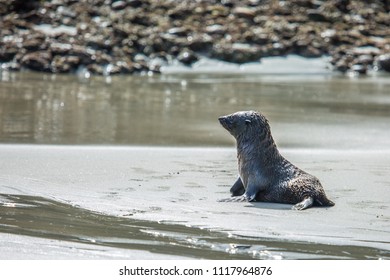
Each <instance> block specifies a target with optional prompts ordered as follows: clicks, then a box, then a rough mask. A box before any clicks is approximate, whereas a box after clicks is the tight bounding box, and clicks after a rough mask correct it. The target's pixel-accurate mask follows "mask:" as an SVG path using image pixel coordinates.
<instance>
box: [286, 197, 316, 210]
mask: <svg viewBox="0 0 390 280" xmlns="http://www.w3.org/2000/svg"><path fill="white" fill-rule="evenodd" d="M313 202H314V199H313V198H312V197H311V196H310V197H306V198H305V199H304V200H302V201H301V202H299V203H297V204H295V205H294V206H293V207H292V208H291V209H293V210H305V209H307V208H309V207H310V206H312V205H313Z"/></svg>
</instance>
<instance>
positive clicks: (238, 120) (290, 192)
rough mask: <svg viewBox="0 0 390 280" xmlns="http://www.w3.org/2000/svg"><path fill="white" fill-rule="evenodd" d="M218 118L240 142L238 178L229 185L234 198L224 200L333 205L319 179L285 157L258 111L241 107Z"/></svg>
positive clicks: (297, 208) (265, 120)
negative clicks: (244, 109) (241, 109)
mask: <svg viewBox="0 0 390 280" xmlns="http://www.w3.org/2000/svg"><path fill="white" fill-rule="evenodd" d="M218 120H219V122H220V123H221V125H222V126H223V127H224V128H225V129H226V130H227V131H229V133H230V134H231V135H233V137H234V138H235V139H236V142H237V158H238V171H239V175H240V176H239V178H238V179H237V181H236V182H235V183H234V184H233V186H232V187H231V189H230V193H231V195H232V196H236V197H234V198H230V199H226V200H222V201H264V202H278V203H289V204H295V205H294V206H293V207H292V209H295V210H304V209H306V208H309V207H311V206H313V205H316V206H333V205H335V204H334V203H333V202H332V201H330V200H329V199H328V198H327V197H326V195H325V192H324V189H323V188H322V185H321V183H320V181H319V180H318V179H317V178H316V177H314V176H312V175H310V174H308V173H306V172H305V171H303V170H301V169H299V168H298V167H296V166H295V165H294V164H292V163H290V162H289V161H288V160H287V159H285V158H284V157H283V156H282V155H281V154H280V153H279V151H278V149H277V147H276V144H275V142H274V140H273V138H272V135H271V128H270V126H269V124H268V120H267V119H266V118H265V117H264V115H262V114H261V113H259V112H256V111H242V112H237V113H234V114H231V115H227V116H223V117H220V118H219V119H218Z"/></svg>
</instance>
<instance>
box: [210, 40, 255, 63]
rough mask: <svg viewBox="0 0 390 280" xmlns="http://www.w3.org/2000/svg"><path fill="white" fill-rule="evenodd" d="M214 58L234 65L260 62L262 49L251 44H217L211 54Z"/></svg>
mask: <svg viewBox="0 0 390 280" xmlns="http://www.w3.org/2000/svg"><path fill="white" fill-rule="evenodd" d="M211 55H212V57H214V58H217V59H221V60H225V61H228V62H233V63H239V64H242V63H247V62H251V61H258V60H259V59H260V58H261V55H262V52H261V50H260V48H258V47H256V46H251V45H249V44H241V43H234V44H217V45H215V46H214V47H213V49H212V52H211Z"/></svg>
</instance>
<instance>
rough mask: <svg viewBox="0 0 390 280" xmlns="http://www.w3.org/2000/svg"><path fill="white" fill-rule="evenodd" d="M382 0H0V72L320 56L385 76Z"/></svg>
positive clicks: (389, 33) (109, 70)
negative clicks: (286, 56)
mask: <svg viewBox="0 0 390 280" xmlns="http://www.w3.org/2000/svg"><path fill="white" fill-rule="evenodd" d="M389 6H390V5H389V1H387V0H370V1H350V0H329V1H321V0H290V1H277V0H243V1H240V0H218V1H217V0H207V1H206V0H183V1H175V0H142V1H141V0H80V1H75V0H46V1H45V0H41V1H38V0H29V1H25V0H0V64H1V69H3V70H10V71H19V70H22V69H32V70H36V71H45V72H52V73H73V72H76V71H77V70H78V69H86V70H88V71H89V72H90V73H93V74H103V75H112V74H120V73H123V74H125V73H136V72H149V71H151V72H157V73H158V72H159V71H160V68H161V66H163V65H167V64H169V63H172V62H173V61H175V60H178V61H180V62H181V63H183V64H185V65H189V66H190V65H192V64H193V63H195V62H196V61H198V60H199V58H200V57H202V56H206V57H210V58H215V59H219V60H224V61H228V62H233V63H238V64H242V63H247V62H256V61H257V62H261V59H262V58H263V57H268V56H284V55H288V54H297V55H301V56H303V57H307V58H314V57H320V56H323V55H327V56H329V57H330V62H331V65H333V68H334V70H336V71H341V72H350V71H353V72H356V73H360V74H365V73H367V71H369V70H383V71H388V72H390V12H389V10H390V7H389Z"/></svg>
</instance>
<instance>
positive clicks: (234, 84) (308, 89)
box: [0, 72, 390, 149]
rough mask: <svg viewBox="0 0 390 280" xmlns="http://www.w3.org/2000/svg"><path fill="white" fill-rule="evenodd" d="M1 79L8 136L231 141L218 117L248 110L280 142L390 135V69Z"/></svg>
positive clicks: (1, 128) (2, 134) (0, 120)
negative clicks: (356, 73) (365, 73)
mask: <svg viewBox="0 0 390 280" xmlns="http://www.w3.org/2000/svg"><path fill="white" fill-rule="evenodd" d="M0 81H1V83H0V142H2V143H34V144H109V145H111V144H112V145H118V144H119V145H122V144H123V145H169V146H177V145H180V146H199V145H201V146H221V145H223V146H226V145H229V146H230V145H232V143H233V141H232V139H231V137H228V136H227V134H226V132H225V131H224V130H223V129H222V128H221V127H220V125H219V124H218V122H217V118H218V117H219V116H220V115H225V114H229V113H232V112H235V111H239V110H248V109H255V110H261V111H262V112H263V113H264V114H266V116H267V117H268V119H269V120H270V123H271V127H272V129H273V133H274V137H275V139H276V141H277V143H278V145H279V146H281V147H301V148H307V147H312V148H349V149H369V148H376V149H378V148H381V147H387V146H388V144H389V140H388V139H390V132H389V131H390V130H389V122H388V120H389V117H390V91H389V87H390V78H389V77H388V76H377V77H371V78H360V79H350V78H345V77H340V76H332V75H325V76H324V75H307V76H302V75H268V76H267V75H263V76H259V75H250V74H248V75H237V74H230V75H219V74H215V75H206V74H193V75H191V74H186V75H177V74H174V75H162V76H159V75H157V76H151V77H149V76H142V77H140V76H114V77H93V78H90V79H85V78H81V77H77V76H72V75H44V74H36V73H18V74H17V73H8V72H0ZM302 135H310V138H308V137H302ZM374 143H375V144H374Z"/></svg>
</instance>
